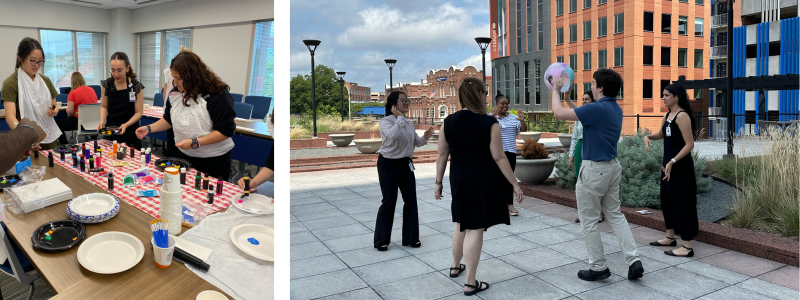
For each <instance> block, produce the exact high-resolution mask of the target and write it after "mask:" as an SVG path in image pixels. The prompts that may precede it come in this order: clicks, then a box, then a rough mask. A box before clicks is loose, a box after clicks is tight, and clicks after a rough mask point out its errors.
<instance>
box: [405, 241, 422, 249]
mask: <svg viewBox="0 0 800 300" xmlns="http://www.w3.org/2000/svg"><path fill="white" fill-rule="evenodd" d="M403 246H407V247H411V248H419V247H422V242H417V243H416V244H403Z"/></svg>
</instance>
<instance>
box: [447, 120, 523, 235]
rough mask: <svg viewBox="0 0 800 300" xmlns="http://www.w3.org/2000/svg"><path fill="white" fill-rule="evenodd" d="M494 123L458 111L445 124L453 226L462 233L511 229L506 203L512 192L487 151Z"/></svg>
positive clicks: (511, 188)
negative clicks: (495, 228) (497, 226)
mask: <svg viewBox="0 0 800 300" xmlns="http://www.w3.org/2000/svg"><path fill="white" fill-rule="evenodd" d="M495 123H497V119H496V118H494V117H491V116H487V115H479V114H475V113H473V112H471V111H468V110H460V111H458V112H456V113H454V114H451V115H450V116H448V117H447V118H445V120H444V130H445V138H446V139H447V143H448V144H449V145H450V189H451V193H452V195H453V201H452V203H451V211H452V214H453V222H457V223H460V224H461V231H464V230H466V229H480V228H483V229H484V230H486V229H487V228H489V227H491V226H493V225H497V224H506V225H511V222H510V220H509V217H508V205H507V204H506V200H507V199H511V198H512V197H514V189H513V187H512V186H511V184H510V183H509V182H508V180H506V178H505V177H504V176H503V173H502V172H501V171H500V168H499V167H498V166H497V163H495V161H494V159H493V158H492V153H491V151H490V150H489V143H490V141H491V127H492V125H493V124H495Z"/></svg>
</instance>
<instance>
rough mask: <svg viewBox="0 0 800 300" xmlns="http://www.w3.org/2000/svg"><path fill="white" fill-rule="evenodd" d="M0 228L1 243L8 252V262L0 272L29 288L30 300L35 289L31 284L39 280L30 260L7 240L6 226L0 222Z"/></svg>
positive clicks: (11, 241)
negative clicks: (1, 228)
mask: <svg viewBox="0 0 800 300" xmlns="http://www.w3.org/2000/svg"><path fill="white" fill-rule="evenodd" d="M0 226H2V227H3V231H2V232H1V233H2V235H3V241H4V242H5V244H6V250H7V251H8V260H7V261H6V262H5V263H3V264H2V265H0V270H2V271H3V272H4V273H6V274H7V275H9V276H12V277H14V278H15V279H16V280H17V281H19V283H20V284H22V285H28V286H30V290H29V291H28V300H30V299H31V298H32V297H33V290H34V288H35V287H34V285H33V282H34V281H35V280H36V279H38V278H39V274H38V273H37V272H36V269H35V268H34V267H33V265H32V264H31V262H30V260H28V258H27V257H26V256H25V253H23V252H22V250H20V249H19V246H17V244H16V243H14V242H13V240H12V239H9V238H8V231H7V230H6V225H5V224H4V223H3V222H0Z"/></svg>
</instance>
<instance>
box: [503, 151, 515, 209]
mask: <svg viewBox="0 0 800 300" xmlns="http://www.w3.org/2000/svg"><path fill="white" fill-rule="evenodd" d="M505 153H506V158H508V163H509V164H510V165H511V171H512V172H513V171H514V170H515V169H516V168H517V154H516V153H513V152H508V151H505ZM506 204H508V205H512V204H514V198H511V199H508V200H507V201H506Z"/></svg>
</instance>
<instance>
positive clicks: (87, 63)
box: [70, 32, 108, 85]
mask: <svg viewBox="0 0 800 300" xmlns="http://www.w3.org/2000/svg"><path fill="white" fill-rule="evenodd" d="M75 39H76V40H77V48H78V71H79V72H81V75H83V79H85V80H86V85H98V84H100V80H103V79H106V78H107V77H106V76H108V68H107V67H106V35H105V34H104V33H88V32H76V33H75ZM70 79H71V78H70Z"/></svg>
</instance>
